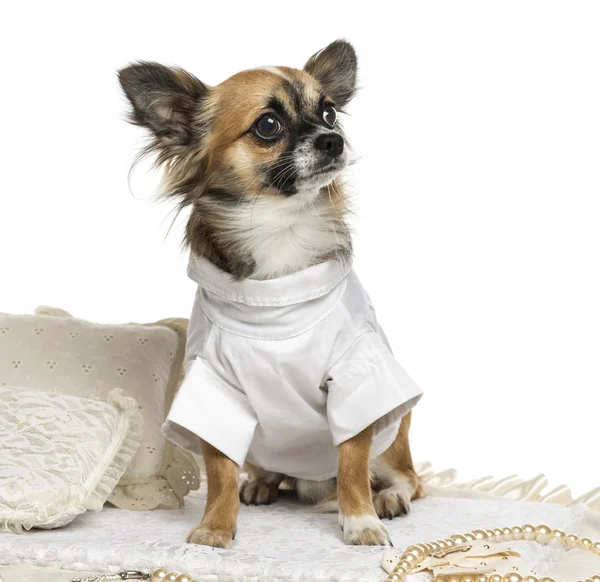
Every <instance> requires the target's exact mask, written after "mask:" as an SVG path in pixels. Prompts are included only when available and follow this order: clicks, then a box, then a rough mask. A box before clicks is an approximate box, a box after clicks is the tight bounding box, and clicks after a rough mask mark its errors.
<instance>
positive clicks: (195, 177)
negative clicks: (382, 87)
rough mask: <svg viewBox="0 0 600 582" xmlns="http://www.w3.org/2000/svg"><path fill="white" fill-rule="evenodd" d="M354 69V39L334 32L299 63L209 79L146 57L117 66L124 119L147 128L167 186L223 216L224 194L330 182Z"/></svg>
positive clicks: (278, 195) (340, 160)
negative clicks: (126, 109)
mask: <svg viewBox="0 0 600 582" xmlns="http://www.w3.org/2000/svg"><path fill="white" fill-rule="evenodd" d="M356 72H357V60H356V54H355V52H354V49H353V48H352V46H351V45H350V44H349V43H348V42H345V41H341V40H338V41H335V42H333V43H332V44H330V45H329V46H327V47H326V48H325V49H323V50H322V51H320V52H318V53H316V54H315V55H314V56H312V57H311V58H310V59H309V60H308V62H307V63H306V65H305V66H304V69H293V68H290V67H263V68H258V69H251V70H247V71H242V72H240V73H237V74H236V75H233V76H232V77H230V78H229V79H227V80H225V81H223V82H222V83H221V84H220V85H217V86H214V87H209V86H207V85H205V84H204V83H202V82H201V81H200V80H199V79H197V78H196V77H194V76H193V75H191V74H189V73H187V72H186V71H183V70H182V69H178V68H170V67H166V66H164V65H160V64H157V63H149V62H139V63H136V64H133V65H131V66H129V67H126V68H124V69H122V70H121V71H119V80H120V82H121V85H122V87H123V90H124V91H125V94H126V96H127V98H128V99H129V101H130V102H131V105H132V106H133V109H132V111H131V117H130V119H131V121H132V122H133V123H135V124H137V125H141V126H143V127H145V128H147V129H148V130H149V131H150V133H151V137H152V141H151V143H150V145H149V147H148V148H147V150H148V151H154V152H156V153H157V157H158V161H159V163H161V164H164V167H165V191H166V193H167V194H169V195H174V196H177V197H178V198H179V200H180V203H181V205H182V206H185V205H187V204H193V205H194V206H197V205H198V204H201V205H202V206H203V208H204V211H203V212H204V216H205V217H206V219H207V220H210V214H211V212H213V213H214V214H218V215H219V216H220V220H222V221H224V220H226V216H225V215H224V213H223V212H222V209H223V208H224V207H225V206H226V205H228V204H229V205H231V203H232V202H235V203H239V202H240V201H241V200H243V199H244V198H246V199H249V200H260V199H265V198H268V199H271V200H273V203H275V200H276V199H280V200H282V199H290V198H297V199H303V198H304V199H307V200H310V201H314V200H315V199H316V198H317V197H318V196H319V193H320V192H321V190H322V189H323V188H325V187H327V186H329V185H330V184H332V182H334V180H335V179H336V178H337V177H338V176H339V174H340V173H341V172H342V170H344V168H345V167H346V166H347V164H348V157H349V156H348V148H347V144H346V138H345V136H344V133H343V131H342V128H341V125H340V123H339V120H338V113H339V112H340V111H343V108H344V106H345V105H346V104H347V103H348V102H349V101H350V99H351V98H352V96H353V94H354V91H355V85H356ZM211 204H212V205H213V206H212V207H211V206H209V205H211ZM200 219H201V217H199V220H200Z"/></svg>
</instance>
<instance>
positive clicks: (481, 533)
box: [473, 529, 489, 541]
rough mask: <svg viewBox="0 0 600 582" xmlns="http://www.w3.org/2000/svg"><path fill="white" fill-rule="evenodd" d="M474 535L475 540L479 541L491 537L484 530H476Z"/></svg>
mask: <svg viewBox="0 0 600 582" xmlns="http://www.w3.org/2000/svg"><path fill="white" fill-rule="evenodd" d="M473 535H474V536H475V539H476V540H479V541H483V540H487V539H488V537H489V536H488V534H487V533H486V532H485V531H483V530H482V529H476V530H475V531H474V532H473Z"/></svg>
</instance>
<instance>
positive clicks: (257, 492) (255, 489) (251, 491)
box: [240, 479, 279, 505]
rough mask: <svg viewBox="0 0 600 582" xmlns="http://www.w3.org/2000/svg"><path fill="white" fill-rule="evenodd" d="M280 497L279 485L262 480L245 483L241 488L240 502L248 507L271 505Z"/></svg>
mask: <svg viewBox="0 0 600 582" xmlns="http://www.w3.org/2000/svg"><path fill="white" fill-rule="evenodd" d="M278 497H279V485H278V484H276V483H267V482H265V481H263V480H262V479H256V480H254V481H244V482H243V483H242V485H241V487H240V500H241V501H242V502H243V503H245V504H246V505H269V504H271V503H273V501H276V500H277V498H278Z"/></svg>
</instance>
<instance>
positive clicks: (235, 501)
mask: <svg viewBox="0 0 600 582" xmlns="http://www.w3.org/2000/svg"><path fill="white" fill-rule="evenodd" d="M202 454H203V456H204V463H205V465H206V480H207V483H208V492H207V496H206V508H205V510H204V517H203V518H202V521H201V522H200V525H199V526H198V527H196V528H195V529H194V530H192V531H191V532H190V534H189V536H188V539H187V541H188V542H189V543H191V544H202V545H205V546H213V547H217V548H230V547H231V546H232V543H233V538H234V537H235V532H236V522H237V515H238V511H239V507H240V501H239V496H238V485H237V479H238V467H237V465H236V464H235V463H234V462H233V461H232V460H231V459H230V458H229V457H227V456H225V455H224V454H223V453H221V452H220V451H218V450H217V449H215V448H214V447H213V446H212V445H210V444H209V443H207V442H205V441H202Z"/></svg>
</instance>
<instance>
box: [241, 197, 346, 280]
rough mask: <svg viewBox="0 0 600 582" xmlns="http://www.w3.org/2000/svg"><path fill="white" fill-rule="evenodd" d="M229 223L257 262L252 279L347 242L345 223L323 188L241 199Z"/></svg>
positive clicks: (295, 266)
mask: <svg viewBox="0 0 600 582" xmlns="http://www.w3.org/2000/svg"><path fill="white" fill-rule="evenodd" d="M231 228H232V230H233V231H234V233H233V232H232V233H231V234H233V235H234V237H235V238H236V239H237V241H238V244H239V245H240V246H241V247H242V248H245V249H247V250H248V252H249V253H250V255H251V257H252V260H253V261H254V263H255V265H256V267H255V270H254V272H253V273H252V278H253V279H271V278H275V277H281V276H283V275H287V274H289V273H293V272H296V271H299V270H301V269H304V268H306V267H309V266H310V265H313V264H315V263H317V262H319V261H320V260H323V258H326V257H328V256H330V255H331V256H333V255H334V254H335V253H336V251H338V250H339V249H342V248H346V247H347V245H348V233H347V230H346V228H345V225H344V223H343V221H342V219H341V217H340V216H339V215H337V214H336V211H335V208H333V207H332V205H331V204H330V201H329V200H328V197H327V194H326V193H321V194H318V193H317V194H316V195H315V194H314V193H301V194H299V195H296V196H293V197H290V198H287V199H285V200H281V199H265V198H263V199H260V200H257V201H256V202H255V203H254V202H253V203H250V204H243V205H241V208H240V209H239V211H238V212H236V216H235V219H234V220H233V221H232V223H231Z"/></svg>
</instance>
